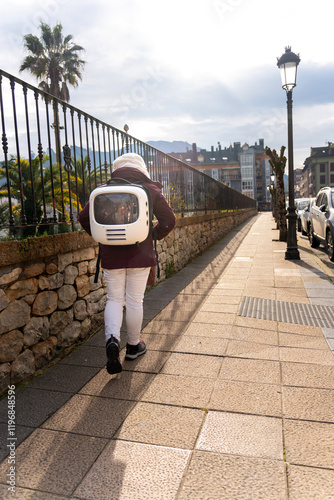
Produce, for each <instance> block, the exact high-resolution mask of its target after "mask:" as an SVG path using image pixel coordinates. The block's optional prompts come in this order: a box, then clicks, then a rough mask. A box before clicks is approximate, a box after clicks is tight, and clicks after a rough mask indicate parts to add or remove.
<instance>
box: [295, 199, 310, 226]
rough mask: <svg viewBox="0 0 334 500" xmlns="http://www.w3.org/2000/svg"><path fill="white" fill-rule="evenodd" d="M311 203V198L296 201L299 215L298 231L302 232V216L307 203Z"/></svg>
mask: <svg viewBox="0 0 334 500" xmlns="http://www.w3.org/2000/svg"><path fill="white" fill-rule="evenodd" d="M308 201H309V198H297V199H296V200H295V207H296V213H297V229H298V231H301V230H302V226H301V222H300V215H301V213H302V211H303V210H304V208H305V207H306V205H307V203H308Z"/></svg>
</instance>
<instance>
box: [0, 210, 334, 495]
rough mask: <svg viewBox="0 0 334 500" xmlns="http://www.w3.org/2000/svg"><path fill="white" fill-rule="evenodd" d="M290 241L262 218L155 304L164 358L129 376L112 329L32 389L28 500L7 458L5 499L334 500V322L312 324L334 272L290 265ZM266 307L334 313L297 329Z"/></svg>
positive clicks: (21, 464)
mask: <svg viewBox="0 0 334 500" xmlns="http://www.w3.org/2000/svg"><path fill="white" fill-rule="evenodd" d="M277 238H278V232H277V230H275V225H274V222H273V220H272V217H271V214H270V213H264V214H260V215H258V216H257V217H255V218H253V219H252V220H251V221H249V222H248V223H246V224H244V225H242V226H241V227H239V228H238V231H235V232H233V233H231V234H230V235H229V236H228V237H226V238H224V239H223V240H222V241H221V242H220V243H219V244H218V245H216V246H215V247H213V248H212V249H211V250H210V251H208V252H207V253H206V254H205V255H203V256H202V257H200V258H199V259H197V260H196V261H195V262H193V263H192V264H190V265H189V266H187V268H185V269H184V270H183V271H181V272H180V273H178V274H177V275H175V276H174V277H172V278H171V279H169V280H168V281H166V282H165V283H163V284H161V285H160V286H158V287H157V288H156V289H155V290H153V291H152V292H150V293H149V294H148V295H147V296H146V298H145V325H146V326H145V328H144V330H143V335H142V338H143V340H145V342H147V345H148V352H147V354H146V355H145V356H143V358H141V359H138V360H137V361H134V362H128V361H126V362H124V364H123V368H124V371H123V372H122V373H121V374H120V375H118V376H114V377H111V376H110V375H108V374H107V372H106V370H105V368H104V365H105V347H104V335H103V332H100V333H98V334H97V335H96V336H95V337H93V338H92V339H91V340H90V341H88V342H86V344H85V345H83V346H81V347H80V348H79V349H77V350H75V351H74V352H73V353H72V354H70V355H69V356H68V357H67V358H65V359H64V360H62V361H61V362H60V363H58V364H57V365H55V366H54V367H53V368H51V369H50V370H48V371H47V372H45V373H44V374H43V375H42V376H40V377H38V378H37V379H35V380H34V381H33V382H32V383H30V384H28V386H27V387H26V388H24V389H19V390H18V391H17V436H18V442H20V441H22V443H21V444H20V445H18V446H17V448H16V456H15V460H16V466H17V469H16V478H15V480H16V492H15V493H11V492H8V491H7V487H8V485H6V482H7V476H6V474H8V467H9V465H8V460H7V459H6V458H5V459H4V460H3V462H2V464H1V466H0V482H1V484H0V494H1V497H2V498H10V499H37V500H39V499H41V500H56V499H65V498H67V499H68V498H71V499H94V500H99V499H108V500H109V499H122V500H141V499H149V500H153V499H161V500H168V499H171V500H173V499H178V500H181V499H182V500H183V499H222V500H223V499H226V500H236V499H241V498H242V499H247V500H248V499H249V500H256V499H263V500H281V499H282V500H283V499H289V500H304V499H305V500H309V499H316V500H329V499H334V432H333V431H334V356H333V353H332V351H331V348H332V349H333V342H334V335H333V332H334V316H332V324H330V323H329V324H328V325H327V326H326V327H321V326H314V325H313V324H312V321H313V322H314V323H315V324H318V323H317V322H316V320H318V319H319V318H318V317H315V315H317V314H318V315H319V317H320V318H321V317H322V316H321V315H322V314H323V312H324V311H326V314H327V313H331V311H332V309H331V308H332V307H333V305H334V285H333V280H334V273H333V269H332V267H331V266H326V265H325V264H324V262H323V261H322V260H320V259H319V258H318V257H317V256H316V255H315V254H314V253H312V252H311V251H310V249H309V247H308V246H300V247H299V250H300V254H301V260H300V261H286V260H285V259H284V254H285V249H286V243H282V242H279V241H277ZM250 298H255V299H266V300H267V302H268V304H269V301H271V302H270V307H274V306H275V307H276V306H277V304H278V303H279V304H278V306H279V307H281V304H280V303H281V302H282V303H287V302H288V303H290V304H291V308H292V309H293V310H295V311H297V309H298V311H299V310H301V311H302V307H301V306H300V304H303V307H305V308H307V306H310V305H314V306H320V305H324V306H325V307H326V308H327V309H323V310H321V308H319V309H318V308H314V311H315V312H314V314H313V316H312V315H311V316H310V318H309V319H308V323H309V324H304V323H305V321H304V320H303V319H302V317H301V316H300V315H299V316H298V315H297V316H294V315H293V314H292V315H291V314H290V313H288V311H287V310H285V311H283V312H282V314H283V316H281V317H280V318H281V319H282V318H283V319H284V320H285V321H284V322H282V321H280V320H277V319H276V320H273V319H263V315H264V305H263V301H260V300H257V301H256V300H255V301H254V300H252V299H250ZM246 299H247V300H248V301H251V303H252V304H253V306H252V308H249V309H248V310H245V309H243V308H242V303H243V301H245V300H246ZM296 304H297V305H298V304H299V305H298V306H297V305H296ZM278 306H277V307H278ZM306 310H307V309H306ZM266 311H267V312H268V309H267V310H266ZM321 311H323V312H321ZM298 314H299V313H298ZM312 318H313V319H312ZM298 321H300V322H301V321H302V323H298ZM122 357H123V358H124V352H122ZM5 404H6V400H3V401H1V402H0V425H1V430H2V431H4V435H6V434H5V433H6V408H5ZM24 438H26V439H24ZM5 439H6V438H5ZM4 450H5V448H3V450H2V451H3V456H4V454H5V451H4Z"/></svg>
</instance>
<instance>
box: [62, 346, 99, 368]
mask: <svg viewBox="0 0 334 500" xmlns="http://www.w3.org/2000/svg"><path fill="white" fill-rule="evenodd" d="M106 361H107V358H106V348H105V345H104V346H103V347H97V346H89V345H82V346H80V349H75V350H74V351H73V352H71V353H70V354H69V355H68V356H66V357H65V358H64V359H62V361H60V364H63V365H78V366H96V367H97V368H102V366H104V365H105V364H106Z"/></svg>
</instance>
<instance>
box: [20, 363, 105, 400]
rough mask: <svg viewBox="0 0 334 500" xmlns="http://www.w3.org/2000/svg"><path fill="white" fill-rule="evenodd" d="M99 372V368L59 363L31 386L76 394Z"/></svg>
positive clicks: (30, 386)
mask: <svg viewBox="0 0 334 500" xmlns="http://www.w3.org/2000/svg"><path fill="white" fill-rule="evenodd" d="M98 371H99V368H98V367H92V366H75V365H62V364H60V363H57V364H56V365H54V366H52V367H51V368H50V369H49V370H47V371H46V372H45V373H43V375H42V376H40V377H37V378H36V379H35V380H33V381H32V382H31V383H30V384H29V388H30V389H43V390H51V391H59V392H69V393H72V394H73V393H76V392H77V391H79V390H80V389H81V387H82V386H83V385H84V384H86V383H87V382H88V381H89V380H90V379H91V378H92V377H94V375H95V374H96V373H97V372H98Z"/></svg>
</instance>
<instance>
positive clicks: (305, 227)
mask: <svg viewBox="0 0 334 500" xmlns="http://www.w3.org/2000/svg"><path fill="white" fill-rule="evenodd" d="M314 202H315V198H309V201H308V202H307V205H306V207H305V208H304V210H303V211H302V213H301V214H300V224H301V231H302V234H304V235H305V236H307V235H308V234H309V232H310V210H311V208H312V205H313V204H314Z"/></svg>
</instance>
